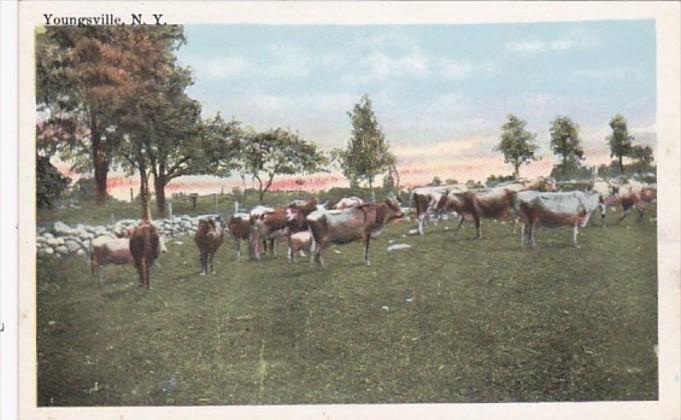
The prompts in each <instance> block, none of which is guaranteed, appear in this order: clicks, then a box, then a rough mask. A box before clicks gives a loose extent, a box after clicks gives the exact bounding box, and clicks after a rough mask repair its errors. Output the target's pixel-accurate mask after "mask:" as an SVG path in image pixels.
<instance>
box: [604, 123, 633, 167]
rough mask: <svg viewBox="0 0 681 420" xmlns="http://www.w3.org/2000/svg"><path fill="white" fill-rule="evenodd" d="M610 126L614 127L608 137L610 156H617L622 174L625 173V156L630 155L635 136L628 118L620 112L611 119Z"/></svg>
mask: <svg viewBox="0 0 681 420" xmlns="http://www.w3.org/2000/svg"><path fill="white" fill-rule="evenodd" d="M610 128H611V129H612V134H611V135H609V136H608V137H606V140H607V141H608V145H609V146H610V157H615V158H617V161H618V163H619V169H620V174H623V173H624V162H623V158H624V157H626V156H629V155H630V153H631V147H632V142H633V140H634V138H633V137H632V136H630V135H629V129H628V128H627V120H626V119H625V118H624V117H623V116H621V115H620V114H615V115H614V116H613V117H612V118H611V119H610Z"/></svg>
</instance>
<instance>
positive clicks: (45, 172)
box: [36, 155, 71, 209]
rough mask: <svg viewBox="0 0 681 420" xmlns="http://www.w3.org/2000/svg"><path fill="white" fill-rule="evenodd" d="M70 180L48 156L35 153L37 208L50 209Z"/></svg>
mask: <svg viewBox="0 0 681 420" xmlns="http://www.w3.org/2000/svg"><path fill="white" fill-rule="evenodd" d="M70 182H71V180H70V179H69V178H68V177H65V176H64V175H62V174H61V172H59V170H58V169H57V168H55V167H54V165H52V163H51V162H50V158H48V157H44V156H40V155H36V198H37V206H38V208H39V209H41V208H48V209H51V208H52V207H53V206H54V204H55V201H56V200H58V199H59V197H60V196H61V195H62V193H63V192H64V191H65V190H66V188H68V186H69V183H70Z"/></svg>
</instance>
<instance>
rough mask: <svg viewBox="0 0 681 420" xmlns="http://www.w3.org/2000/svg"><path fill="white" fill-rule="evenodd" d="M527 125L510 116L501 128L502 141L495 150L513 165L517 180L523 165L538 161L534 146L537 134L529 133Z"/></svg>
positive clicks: (506, 161) (535, 146)
mask: <svg viewBox="0 0 681 420" xmlns="http://www.w3.org/2000/svg"><path fill="white" fill-rule="evenodd" d="M526 125H527V122H526V121H524V120H521V119H519V118H518V117H516V116H515V115H513V114H509V115H508V116H507V117H506V122H504V124H503V125H502V126H501V141H500V142H499V144H498V145H497V146H496V147H495V148H494V150H496V151H499V152H501V153H502V154H503V155H504V162H505V163H510V164H511V165H513V169H514V171H513V174H514V176H515V177H516V178H518V176H519V174H520V166H521V165H523V164H529V163H530V162H532V161H533V160H535V159H536V158H535V155H534V152H535V151H536V150H537V149H538V146H537V145H536V144H534V141H535V139H536V138H537V134H536V133H530V132H529V131H527V130H526V129H525V126H526Z"/></svg>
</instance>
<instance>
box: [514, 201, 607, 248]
mask: <svg viewBox="0 0 681 420" xmlns="http://www.w3.org/2000/svg"><path fill="white" fill-rule="evenodd" d="M599 199H600V195H599V194H598V193H596V192H583V191H570V192H554V193H541V192H536V191H523V192H519V193H517V194H516V196H515V202H514V207H515V208H516V210H517V212H518V216H519V218H520V221H521V222H522V224H523V226H522V229H521V236H520V245H521V246H522V247H523V248H524V247H525V236H526V235H527V236H529V237H530V239H531V241H532V247H533V248H534V247H535V246H536V237H535V233H536V230H537V228H538V227H539V226H547V227H556V226H566V225H567V226H572V244H573V245H574V246H575V247H578V245H577V235H578V234H579V228H580V227H584V226H586V225H587V223H589V218H590V217H591V214H592V213H593V211H594V210H595V209H596V208H597V207H598V206H599V202H600V200H599Z"/></svg>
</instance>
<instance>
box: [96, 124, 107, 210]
mask: <svg viewBox="0 0 681 420" xmlns="http://www.w3.org/2000/svg"><path fill="white" fill-rule="evenodd" d="M92 161H93V164H94V167H95V192H96V204H97V206H103V205H104V203H105V202H106V198H107V191H106V179H107V175H108V173H109V161H108V159H107V156H106V151H105V150H104V145H103V144H102V135H101V133H100V132H99V131H98V130H97V129H93V130H92Z"/></svg>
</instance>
